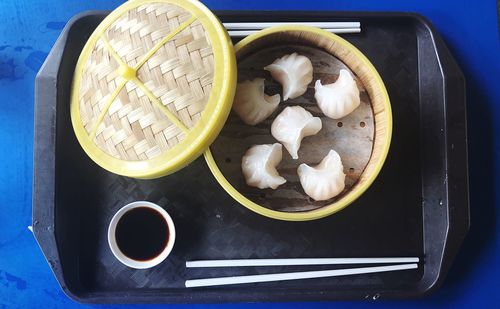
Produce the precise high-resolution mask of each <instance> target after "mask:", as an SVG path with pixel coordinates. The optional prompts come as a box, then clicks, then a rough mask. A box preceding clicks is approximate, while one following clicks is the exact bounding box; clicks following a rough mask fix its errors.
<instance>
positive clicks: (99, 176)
mask: <svg viewBox="0 0 500 309" xmlns="http://www.w3.org/2000/svg"><path fill="white" fill-rule="evenodd" d="M216 13H217V15H218V16H219V17H220V19H221V20H222V21H224V22H229V21H343V20H346V21H352V20H357V21H360V22H361V24H362V32H361V33H360V34H348V35H342V36H343V37H344V38H346V39H347V40H348V41H350V42H351V43H352V44H354V45H355V46H357V47H358V48H359V49H360V50H361V51H362V52H363V53H364V54H365V55H366V56H367V57H368V58H369V59H370V60H371V61H372V63H373V64H374V65H375V67H376V68H377V70H378V71H379V73H380V75H381V76H382V78H383V80H384V82H385V84H386V86H387V89H388V92H389V96H390V98H391V103H392V108H393V114H394V134H393V140H392V146H391V150H390V152H389V156H388V158H387V161H386V163H385V166H384V168H383V170H382V172H381V174H380V175H379V177H378V179H377V180H376V181H375V183H374V184H373V185H372V186H371V188H370V189H369V190H368V191H367V192H366V193H365V194H364V195H363V196H362V197H361V198H360V199H359V200H357V201H356V202H355V203H354V204H352V205H351V206H349V207H347V208H346V209H345V210H343V211H341V212H339V213H337V214H335V215H332V216H330V217H327V218H324V219H321V220H316V221H310V222H282V221H276V220H272V219H268V218H265V217H262V216H260V215H257V214H255V213H252V212H250V211H249V210H247V209H246V208H244V207H243V206H240V205H239V204H237V203H236V202H235V201H234V200H233V199H232V198H230V197H229V196H228V195H227V194H226V193H225V191H224V190H223V189H222V188H221V187H220V186H219V185H218V183H217V182H216V181H215V179H214V177H213V176H212V175H211V173H210V171H209V169H208V167H207V166H206V164H205V162H204V159H203V158H199V159H198V160H196V161H195V162H194V163H192V164H191V165H190V166H188V167H187V168H185V169H183V170H181V171H180V172H177V173H175V174H174V175H171V176H168V177H164V178H161V179H157V180H134V179H130V178H126V177H120V176H117V175H113V174H110V173H108V172H106V171H105V170H103V169H101V168H100V167H98V166H97V165H96V164H94V163H93V162H92V161H90V159H89V158H88V157H87V156H86V155H85V153H84V152H83V150H82V148H81V147H80V146H79V144H78V142H77V140H76V138H75V135H74V133H73V129H72V126H71V123H70V116H69V101H70V85H71V80H72V75H73V70H74V67H75V63H76V61H77V58H78V55H79V53H80V51H81V49H82V47H83V44H84V43H85V41H86V40H87V38H88V37H89V35H90V34H91V32H92V31H93V30H94V28H95V27H96V26H97V25H98V24H99V22H100V21H101V20H102V19H103V18H104V17H105V16H106V14H107V12H87V13H83V14H80V15H78V16H76V17H75V18H73V19H72V20H71V21H70V22H69V23H68V25H67V26H66V28H65V29H64V31H63V33H62V34H61V36H60V38H59V40H58V41H57V43H56V44H55V46H54V48H53V49H52V51H51V53H50V55H49V57H48V58H47V60H46V62H45V64H44V66H43V67H42V69H41V70H40V72H39V74H38V76H37V79H36V113H35V118H36V119H35V147H34V151H35V155H34V156H35V157H34V158H35V170H34V189H33V228H34V233H35V236H36V238H37V240H38V243H39V244H40V247H41V248H42V250H43V253H44V254H45V257H46V258H47V260H48V262H49V264H50V266H51V268H52V270H53V272H54V274H55V276H56V278H57V280H58V281H59V283H60V285H61V287H62V289H63V290H64V291H65V293H66V294H67V295H68V296H70V297H71V298H73V299H75V300H77V301H80V302H89V303H110V302H116V303H136V302H144V303H146V302H147V303H162V302H169V303H170V302H235V301H293V300H331V299H346V298H348V299H387V298H405V297H416V296H421V295H424V294H426V293H428V292H430V291H433V290H435V289H436V288H437V287H438V286H439V285H440V284H441V283H442V282H443V280H444V277H445V275H446V273H447V271H448V269H449V268H450V265H451V263H452V261H453V258H454V257H455V255H456V253H457V251H458V249H459V247H460V245H461V243H462V240H463V238H464V236H465V234H466V233H467V231H468V227H469V204H468V183H467V152H466V151H467V140H466V113H465V87H464V77H463V75H462V73H461V71H460V69H459V68H458V66H457V65H456V63H455V61H454V60H453V58H452V56H451V55H450V53H449V51H448V49H447V48H446V46H445V44H444V43H443V41H442V40H441V38H440V37H439V35H438V34H437V33H436V32H435V31H434V30H433V28H432V27H431V26H430V24H429V22H428V21H426V20H425V19H423V18H422V17H420V16H418V15H415V14H406V13H392V14H389V13H371V14H369V13H354V12H353V13H346V12H342V13H340V12H308V13H304V12H216ZM134 200H149V201H152V202H155V203H158V204H160V205H162V206H163V207H165V208H166V209H167V210H168V211H169V212H170V214H171V215H172V217H173V219H174V221H175V223H176V226H177V229H178V239H177V242H176V245H175V247H174V250H173V252H172V254H171V256H170V257H169V258H168V259H167V260H166V261H165V262H164V263H162V264H160V266H158V267H155V268H153V269H150V270H133V269H130V268H127V267H125V266H123V265H122V264H120V262H118V261H117V260H116V259H115V258H114V257H113V255H112V253H111V251H110V249H109V248H108V244H107V239H106V230H107V227H108V223H109V221H110V219H111V217H112V216H113V214H114V213H115V212H116V211H117V210H118V209H119V208H120V207H122V206H123V205H125V204H127V203H129V202H131V201H134ZM376 256H380V257H389V256H419V257H421V258H422V259H423V262H422V263H420V265H419V269H418V270H410V271H401V272H393V273H381V274H370V275H357V276H347V277H338V278H324V279H311V280H299V281H287V282H280V283H260V284H250V285H239V286H224V287H211V288H196V289H186V288H184V287H183V285H184V280H185V279H188V278H201V277H212V276H224V275H238V274H249V273H266V272H279V271H283V270H291V269H293V270H296V268H291V267H275V268H248V269H238V270H234V269H220V268H218V269H186V268H185V264H184V263H185V261H186V260H190V259H232V258H275V257H376ZM301 269H304V268H301ZM305 269H309V268H307V267H306V268H305ZM314 269H322V268H321V267H319V268H318V267H315V268H314Z"/></svg>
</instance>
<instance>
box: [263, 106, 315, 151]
mask: <svg viewBox="0 0 500 309" xmlns="http://www.w3.org/2000/svg"><path fill="white" fill-rule="evenodd" d="M319 130H321V119H320V118H319V117H313V115H311V113H310V112H308V111H306V110H305V109H304V108H303V107H301V106H288V107H286V108H285V109H284V110H283V111H282V112H281V113H280V114H279V115H278V116H276V119H274V121H273V124H272V125H271V134H272V135H273V136H274V138H275V139H277V140H278V141H280V142H281V143H282V144H283V145H284V146H285V148H286V150H288V152H289V153H290V155H291V156H292V158H293V159H298V158H299V155H298V151H299V148H300V144H301V142H302V139H303V138H304V137H306V136H310V135H314V134H316V133H318V132H319Z"/></svg>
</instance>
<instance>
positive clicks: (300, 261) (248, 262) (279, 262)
mask: <svg viewBox="0 0 500 309" xmlns="http://www.w3.org/2000/svg"><path fill="white" fill-rule="evenodd" d="M418 262H419V258H418V257H388V258H387V257H385V258H292V259H239V260H202V261H186V267H187V268H195V267H236V266H238V267H246V266H287V265H288V266H289V265H345V264H377V263H378V264H388V263H395V264H396V263H418Z"/></svg>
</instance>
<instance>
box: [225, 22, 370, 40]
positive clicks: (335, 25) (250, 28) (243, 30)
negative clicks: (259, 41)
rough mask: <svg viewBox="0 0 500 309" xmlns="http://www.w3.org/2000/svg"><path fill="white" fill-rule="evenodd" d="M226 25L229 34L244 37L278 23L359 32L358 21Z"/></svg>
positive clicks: (342, 31) (335, 31)
mask: <svg viewBox="0 0 500 309" xmlns="http://www.w3.org/2000/svg"><path fill="white" fill-rule="evenodd" d="M223 25H224V27H226V29H227V32H228V33H229V36H231V37H244V36H247V35H250V34H252V33H255V32H257V31H259V30H262V29H265V28H269V27H273V26H278V25H306V26H311V27H318V28H323V29H324V30H326V31H329V32H333V33H359V32H361V24H360V23H359V22H286V23H285V22H283V23H280V22H267V23H258V22H254V23H252V22H248V23H244V22H242V23H223Z"/></svg>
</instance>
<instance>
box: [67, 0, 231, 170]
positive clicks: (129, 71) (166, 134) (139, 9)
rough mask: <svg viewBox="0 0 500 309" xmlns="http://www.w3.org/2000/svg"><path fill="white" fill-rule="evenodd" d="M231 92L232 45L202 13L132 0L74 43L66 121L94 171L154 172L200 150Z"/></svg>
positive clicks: (160, 1)
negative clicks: (78, 48) (79, 46)
mask: <svg viewBox="0 0 500 309" xmlns="http://www.w3.org/2000/svg"><path fill="white" fill-rule="evenodd" d="M235 88H236V62H235V55H234V51H233V46H232V43H231V40H230V38H229V36H228V34H227V32H226V30H225V28H224V27H223V26H222V25H221V23H220V22H219V21H218V20H217V18H216V17H215V16H214V15H213V14H212V13H211V12H210V10H208V9H207V8H206V7H204V6H203V5H202V4H201V3H199V2H198V1H196V0H176V1H175V0H132V1H128V2H126V3H125V4H123V5H122V6H120V7H118V8H117V9H116V10H114V11H113V12H112V13H111V14H110V15H109V16H108V17H106V18H105V19H104V20H103V21H102V23H101V24H100V25H99V26H98V27H97V29H96V30H95V31H94V33H93V34H92V35H91V36H90V38H89V40H88V41H87V43H86V45H85V46H84V48H83V50H82V53H81V55H80V57H79V59H78V63H77V65H76V69H75V73H74V78H73V85H72V96H71V120H72V123H73V128H74V131H75V134H76V137H77V139H78V141H79V142H80V144H81V146H82V148H83V149H84V150H85V152H86V153H87V154H88V155H89V157H90V158H91V159H92V160H93V161H95V162H96V163H97V164H99V165H100V166H101V167H103V168H105V169H107V170H108V171H110V172H113V173H116V174H120V175H125V176H130V177H135V178H156V177H160V176H164V175H168V174H170V173H173V172H175V171H176V170H178V169H181V168H183V167H184V166H186V165H187V164H189V163H190V162H192V161H193V160H194V159H196V158H197V157H198V156H200V155H201V154H202V153H203V152H204V151H205V150H206V149H207V148H208V146H209V145H210V144H211V143H212V142H213V141H214V139H215V138H216V137H217V135H218V134H219V132H220V130H221V128H222V126H223V125H224V123H225V121H226V119H227V116H228V114H229V111H230V109H231V104H232V100H233V97H234V91H235Z"/></svg>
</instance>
